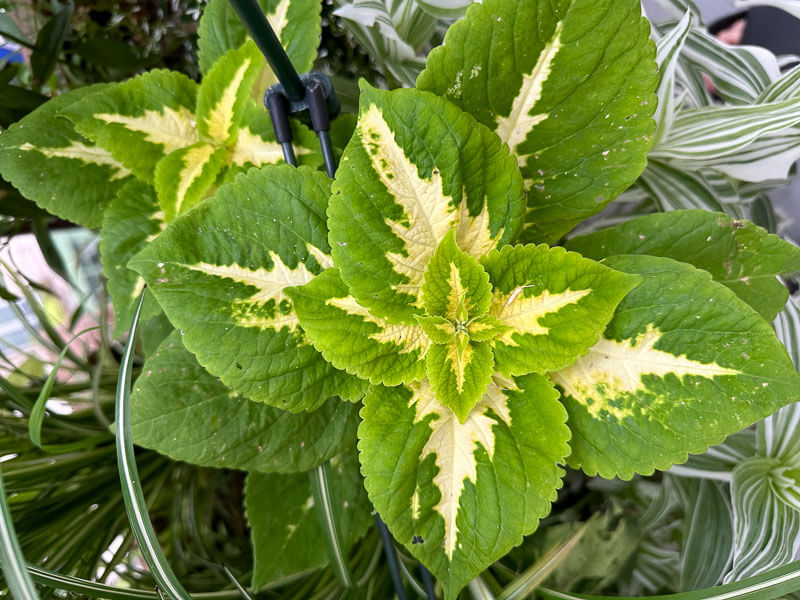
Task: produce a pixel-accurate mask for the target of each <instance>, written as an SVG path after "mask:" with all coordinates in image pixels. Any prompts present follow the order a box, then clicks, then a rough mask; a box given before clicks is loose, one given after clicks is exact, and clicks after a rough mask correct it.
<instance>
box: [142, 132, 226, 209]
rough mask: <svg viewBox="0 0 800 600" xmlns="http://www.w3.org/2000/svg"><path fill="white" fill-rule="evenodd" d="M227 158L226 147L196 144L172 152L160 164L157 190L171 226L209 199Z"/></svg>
mask: <svg viewBox="0 0 800 600" xmlns="http://www.w3.org/2000/svg"><path fill="white" fill-rule="evenodd" d="M226 158H227V149H226V148H225V147H224V146H216V145H214V144H208V143H206V142H197V143H196V144H192V145H191V146H186V147H185V148H179V149H177V150H175V151H173V152H170V153H169V154H167V156H165V157H164V158H162V159H161V160H160V161H159V163H158V165H156V173H155V188H156V192H157V193H158V201H159V203H160V205H161V209H162V210H163V211H164V217H165V219H166V220H167V222H168V223H169V222H170V221H172V219H174V218H175V217H177V216H178V215H180V214H182V213H184V212H186V211H187V210H189V209H190V208H192V207H193V206H194V205H196V204H198V203H200V202H201V201H202V200H203V199H204V198H205V197H206V196H207V195H208V193H209V191H210V190H211V189H212V186H213V185H214V182H215V181H216V179H217V176H218V175H219V173H220V171H221V170H222V169H223V168H224V162H225V160H226Z"/></svg>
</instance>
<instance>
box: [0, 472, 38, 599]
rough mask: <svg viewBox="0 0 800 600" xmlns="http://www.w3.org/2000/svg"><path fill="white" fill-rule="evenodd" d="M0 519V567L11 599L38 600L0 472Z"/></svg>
mask: <svg viewBox="0 0 800 600" xmlns="http://www.w3.org/2000/svg"><path fill="white" fill-rule="evenodd" d="M0 517H2V518H0V565H2V568H3V577H4V578H5V580H6V583H7V584H8V589H9V590H10V591H11V597H12V598H15V599H16V600H39V594H37V593H36V587H35V586H34V585H33V581H32V580H31V576H30V574H29V573H28V570H27V568H26V567H25V559H23V558H22V550H20V547H19V542H18V541H17V534H16V533H14V523H13V522H12V520H11V511H10V510H9V509H8V502H7V501H6V490H5V486H4V485H3V475H2V472H0Z"/></svg>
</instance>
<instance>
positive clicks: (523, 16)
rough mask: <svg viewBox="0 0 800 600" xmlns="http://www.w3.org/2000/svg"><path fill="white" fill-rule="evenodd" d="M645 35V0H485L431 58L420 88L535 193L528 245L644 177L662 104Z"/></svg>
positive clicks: (551, 237)
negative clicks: (489, 143) (447, 105)
mask: <svg viewBox="0 0 800 600" xmlns="http://www.w3.org/2000/svg"><path fill="white" fill-rule="evenodd" d="M519 23H535V24H536V26H535V27H533V28H531V27H519ZM648 33H649V24H648V23H647V21H645V20H644V19H642V18H641V8H640V2H639V0H602V1H601V2H598V1H597V0H572V1H568V0H558V1H542V0H513V1H505V0H487V2H484V3H482V4H476V5H474V6H473V7H471V8H470V10H469V11H468V12H467V16H466V18H465V19H463V20H462V21H459V22H458V23H456V24H455V25H453V26H452V27H451V28H450V29H449V30H448V32H447V36H446V39H445V43H444V45H443V46H441V47H440V48H437V49H435V50H434V51H432V52H431V53H430V55H429V57H428V62H427V66H426V69H425V71H424V72H423V73H422V74H421V75H420V77H419V80H418V86H419V87H420V88H421V89H426V90H430V91H434V92H436V93H437V94H439V95H442V96H445V97H446V98H447V99H448V100H450V101H452V102H454V103H456V104H457V105H458V106H460V107H461V108H463V109H464V110H466V111H468V112H469V113H471V114H472V115H474V116H475V117H476V118H477V119H478V121H480V122H481V123H483V124H484V125H486V126H488V127H489V128H490V129H492V130H493V131H495V132H496V133H497V134H498V135H499V136H500V138H501V139H502V140H503V142H505V143H507V144H508V146H509V148H510V149H511V152H512V153H513V154H514V155H515V156H516V157H517V160H518V162H519V165H520V168H521V170H522V175H523V177H524V178H525V182H526V186H527V187H528V188H529V196H528V207H529V212H528V216H527V228H526V230H525V232H524V233H523V241H549V242H552V241H555V240H557V239H558V238H560V237H561V236H562V235H563V234H564V233H566V232H568V231H569V230H570V229H572V228H573V227H574V226H575V225H577V224H578V223H580V222H581V221H582V220H584V219H585V218H587V217H589V216H591V215H593V214H595V213H598V212H600V211H601V210H602V209H603V208H604V207H605V206H606V205H607V204H608V203H609V202H610V201H611V200H613V199H614V197H616V196H617V195H618V194H619V193H621V192H622V191H623V190H624V189H625V188H627V187H628V186H629V185H630V184H631V183H632V182H633V181H634V180H635V179H636V177H638V175H639V174H640V173H641V171H642V169H643V168H644V166H645V160H644V153H645V152H646V151H647V150H648V149H649V148H650V145H651V142H652V139H651V137H652V134H653V131H654V123H653V120H652V118H651V117H652V115H653V112H654V110H655V108H656V97H655V96H654V94H653V92H654V90H655V87H656V85H657V74H656V68H655V62H654V61H653V55H654V48H653V44H652V42H651V41H650V39H649V37H648ZM601 62H602V64H603V67H602V68H597V65H598V64H600V63H601Z"/></svg>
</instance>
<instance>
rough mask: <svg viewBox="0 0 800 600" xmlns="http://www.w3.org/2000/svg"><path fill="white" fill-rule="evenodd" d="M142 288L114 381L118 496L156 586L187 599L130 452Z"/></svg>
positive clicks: (173, 599) (171, 595)
mask: <svg viewBox="0 0 800 600" xmlns="http://www.w3.org/2000/svg"><path fill="white" fill-rule="evenodd" d="M145 291H146V290H145ZM145 291H143V292H142V294H141V295H140V296H139V304H138V305H137V307H136V312H135V313H134V315H133V320H132V321H131V331H130V334H129V335H128V343H127V345H126V346H125V354H124V355H123V357H122V366H121V367H120V372H119V380H118V381H117V396H116V403H115V413H116V421H117V464H118V466H119V477H120V482H121V483H122V497H123V499H124V501H125V512H126V513H127V515H128V522H129V523H130V526H131V531H132V532H133V535H134V537H135V538H136V542H137V543H138V544H139V549H140V550H141V552H142V555H143V556H144V559H145V562H146V563H147V566H148V567H149V568H150V572H151V574H152V576H153V579H155V581H156V584H157V585H158V588H159V590H161V592H163V593H164V594H166V595H167V597H169V598H170V599H171V600H190V597H189V594H188V592H187V591H186V590H185V589H184V588H183V585H181V583H180V581H178V578H177V577H176V576H175V573H174V572H173V571H172V568H171V567H170V566H169V563H168V562H167V559H166V557H165V556H164V552H163V551H162V550H161V546H160V545H159V543H158V537H156V532H155V531H154V529H153V524H152V523H151V522H150V518H149V517H148V515H147V503H146V502H145V499H144V493H143V492H142V486H141V483H140V479H139V472H138V469H137V467H136V457H135V455H134V451H133V433H132V431H131V408H130V398H131V370H132V364H133V352H134V348H135V342H136V328H137V326H138V324H139V315H140V314H141V312H142V303H143V302H144V294H145Z"/></svg>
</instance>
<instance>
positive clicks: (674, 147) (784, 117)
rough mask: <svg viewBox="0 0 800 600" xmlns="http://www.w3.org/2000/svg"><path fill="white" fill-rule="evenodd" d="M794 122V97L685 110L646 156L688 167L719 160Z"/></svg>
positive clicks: (799, 114) (797, 114) (798, 104)
mask: <svg viewBox="0 0 800 600" xmlns="http://www.w3.org/2000/svg"><path fill="white" fill-rule="evenodd" d="M797 123H800V101H799V100H797V99H794V100H784V101H781V102H773V103H770V104H755V105H749V106H713V107H708V108H700V109H693V110H686V111H682V112H680V113H679V114H678V115H677V116H676V117H675V121H674V123H673V125H672V129H671V130H670V135H669V138H667V139H664V140H662V141H661V143H660V144H659V145H658V146H657V147H655V148H653V150H652V151H651V152H650V156H651V157H653V158H659V159H670V160H672V161H674V163H675V164H676V166H681V167H683V166H685V167H687V168H691V167H692V165H694V164H696V161H701V160H714V159H716V160H719V158H720V157H723V156H728V155H733V154H736V153H738V152H740V151H741V150H742V149H743V148H745V147H746V146H747V145H748V144H750V143H752V142H754V141H755V140H757V139H758V138H760V137H761V136H764V135H766V134H768V133H772V132H776V131H780V130H782V129H786V128H788V127H791V126H793V125H796V124H797ZM679 161H680V162H679Z"/></svg>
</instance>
